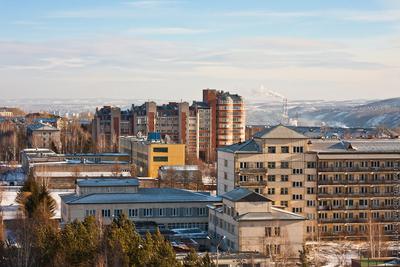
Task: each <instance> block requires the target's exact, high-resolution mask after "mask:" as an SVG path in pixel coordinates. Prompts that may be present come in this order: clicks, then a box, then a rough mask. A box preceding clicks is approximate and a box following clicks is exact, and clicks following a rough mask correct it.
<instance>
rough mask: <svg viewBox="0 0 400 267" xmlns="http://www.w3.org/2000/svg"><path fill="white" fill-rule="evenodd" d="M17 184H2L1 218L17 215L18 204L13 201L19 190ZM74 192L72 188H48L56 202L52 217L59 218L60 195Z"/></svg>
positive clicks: (11, 217)
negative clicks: (54, 213)
mask: <svg viewBox="0 0 400 267" xmlns="http://www.w3.org/2000/svg"><path fill="white" fill-rule="evenodd" d="M19 188H20V187H19V186H4V187H2V189H3V191H2V192H1V194H2V197H1V210H2V212H3V219H4V220H9V219H13V218H15V217H16V215H17V211H18V204H17V203H16V202H15V198H16V196H17V192H18V190H19ZM73 192H75V191H74V190H73V189H71V190H50V194H51V196H52V197H53V198H54V200H55V201H56V203H57V209H56V215H55V216H54V218H57V219H58V218H61V198H60V195H63V194H70V193H73Z"/></svg>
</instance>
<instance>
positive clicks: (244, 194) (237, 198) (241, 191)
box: [222, 188, 272, 202]
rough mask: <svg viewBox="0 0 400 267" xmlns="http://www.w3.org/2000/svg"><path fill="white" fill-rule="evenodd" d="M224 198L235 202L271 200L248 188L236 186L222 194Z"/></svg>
mask: <svg viewBox="0 0 400 267" xmlns="http://www.w3.org/2000/svg"><path fill="white" fill-rule="evenodd" d="M222 198H225V199H228V200H230V201H234V202H271V201H272V200H270V199H269V198H266V197H264V196H263V195H260V194H258V193H256V192H254V191H251V190H249V189H247V188H236V189H234V190H232V191H229V192H228V193H225V194H224V195H222Z"/></svg>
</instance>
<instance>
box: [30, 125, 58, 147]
mask: <svg viewBox="0 0 400 267" xmlns="http://www.w3.org/2000/svg"><path fill="white" fill-rule="evenodd" d="M26 133H27V137H28V146H29V147H31V148H49V149H53V150H58V151H60V150H61V137H60V130H59V129H57V128H55V127H53V126H50V125H48V124H43V123H36V124H31V125H28V126H27V129H26Z"/></svg>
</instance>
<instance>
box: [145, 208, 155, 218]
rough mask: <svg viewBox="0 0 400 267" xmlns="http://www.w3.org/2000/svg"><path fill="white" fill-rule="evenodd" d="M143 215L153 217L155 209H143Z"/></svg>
mask: <svg viewBox="0 0 400 267" xmlns="http://www.w3.org/2000/svg"><path fill="white" fill-rule="evenodd" d="M143 216H144V217H152V216H153V209H151V208H150V209H143Z"/></svg>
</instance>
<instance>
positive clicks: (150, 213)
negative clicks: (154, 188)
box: [85, 207, 208, 217]
mask: <svg viewBox="0 0 400 267" xmlns="http://www.w3.org/2000/svg"><path fill="white" fill-rule="evenodd" d="M123 212H125V213H126V214H127V215H128V216H129V217H164V216H172V217H178V216H194V215H196V216H200V217H204V216H207V215H208V209H207V208H205V207H204V208H143V209H128V210H127V212H126V211H123V210H122V209H114V210H111V209H102V210H101V217H119V216H121V215H122V213H123ZM85 216H96V210H95V209H89V210H85Z"/></svg>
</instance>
